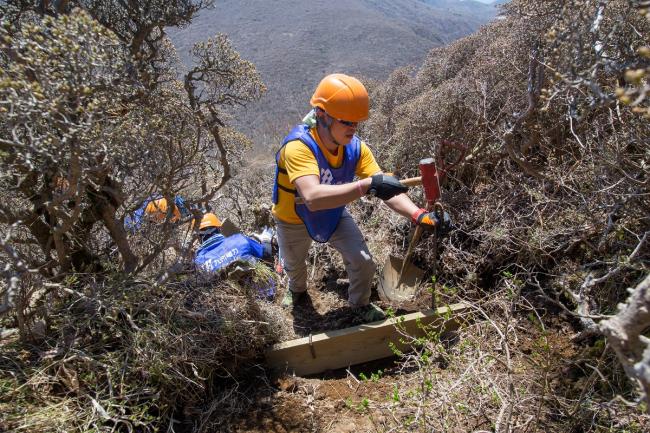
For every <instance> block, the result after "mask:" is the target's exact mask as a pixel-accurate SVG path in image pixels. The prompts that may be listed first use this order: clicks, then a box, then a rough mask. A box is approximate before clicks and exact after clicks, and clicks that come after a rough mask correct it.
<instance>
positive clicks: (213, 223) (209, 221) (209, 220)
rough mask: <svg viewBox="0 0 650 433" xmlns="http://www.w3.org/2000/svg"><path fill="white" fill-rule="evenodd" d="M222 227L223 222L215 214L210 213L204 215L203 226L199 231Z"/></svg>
mask: <svg viewBox="0 0 650 433" xmlns="http://www.w3.org/2000/svg"><path fill="white" fill-rule="evenodd" d="M222 225H223V224H222V223H221V220H220V219H219V218H218V217H217V216H216V215H215V214H213V213H211V212H209V213H206V214H205V215H203V218H202V219H201V225H199V230H205V229H208V228H211V227H216V228H219V227H221V226H222Z"/></svg>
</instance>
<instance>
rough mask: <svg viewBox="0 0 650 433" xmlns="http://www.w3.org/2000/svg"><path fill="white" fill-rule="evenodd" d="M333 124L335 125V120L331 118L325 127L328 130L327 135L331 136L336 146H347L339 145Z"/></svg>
mask: <svg viewBox="0 0 650 433" xmlns="http://www.w3.org/2000/svg"><path fill="white" fill-rule="evenodd" d="M332 123H334V119H332V118H330V121H329V122H326V123H325V127H326V129H327V134H328V135H329V136H330V138H331V139H332V141H333V142H334V144H336V145H337V146H345V144H341V143H339V142H338V141H336V138H334V134H332Z"/></svg>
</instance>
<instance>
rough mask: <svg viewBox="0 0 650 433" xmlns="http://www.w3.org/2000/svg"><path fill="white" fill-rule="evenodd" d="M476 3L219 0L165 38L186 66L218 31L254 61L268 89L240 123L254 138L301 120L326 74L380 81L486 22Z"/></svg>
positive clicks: (485, 14) (486, 17) (487, 16)
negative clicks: (196, 49)
mask: <svg viewBox="0 0 650 433" xmlns="http://www.w3.org/2000/svg"><path fill="white" fill-rule="evenodd" d="M473 3H475V2H473ZM475 4H476V5H478V6H479V7H478V8H477V9H476V10H475V11H473V12H470V11H467V10H464V9H463V8H465V6H464V5H463V2H459V3H458V5H459V9H454V8H452V7H450V6H449V5H447V4H446V5H444V7H433V6H430V5H428V4H426V3H425V2H422V1H418V0H393V1H386V0H330V1H311V2H300V1H296V0H274V1H269V0H243V1H240V0H224V1H219V2H217V4H216V6H215V8H214V9H212V10H207V11H202V12H201V14H200V15H199V16H198V17H197V18H196V19H195V20H194V21H193V22H192V24H191V25H190V26H189V27H187V28H185V29H181V30H176V29H174V30H170V36H171V38H172V40H173V42H174V44H175V45H176V47H177V49H178V51H179V53H180V55H181V58H182V59H183V60H184V61H185V62H187V60H188V59H189V56H190V54H189V51H190V49H191V47H192V45H193V44H194V43H196V42H197V41H201V40H205V39H207V38H208V37H210V36H213V35H214V34H215V33H217V32H222V33H226V34H228V35H229V37H230V39H231V40H232V42H233V44H234V46H235V48H236V49H237V50H238V51H239V52H240V53H241V54H242V56H243V57H244V58H246V59H248V60H250V61H252V62H253V63H255V65H256V67H257V68H258V70H259V71H260V72H261V74H262V78H263V80H264V82H265V83H266V85H267V86H268V88H269V91H268V93H267V95H266V96H265V97H264V98H263V99H262V100H261V101H260V102H259V103H257V104H255V105H254V106H252V107H250V108H249V109H248V111H247V113H244V115H243V117H244V119H243V122H242V121H241V120H240V123H246V124H249V125H250V124H254V125H255V126H253V127H251V126H249V130H248V133H249V134H255V133H258V134H259V133H261V132H262V131H268V130H269V129H277V128H279V129H280V130H281V129H284V128H285V127H286V125H287V124H288V123H293V122H295V121H296V120H297V119H298V118H299V117H300V116H302V115H303V114H304V113H305V112H306V111H307V109H308V106H307V98H308V96H309V92H310V91H311V90H313V88H314V87H315V85H316V84H317V83H318V81H319V79H320V78H321V77H322V76H323V75H324V74H326V73H329V72H335V71H337V72H346V73H349V74H355V75H363V76H366V77H369V78H374V79H383V78H386V77H387V76H388V74H389V73H390V72H391V71H393V70H394V69H395V68H398V67H401V66H404V65H408V64H414V63H419V62H421V61H422V59H423V58H424V57H425V56H426V54H427V53H428V51H429V50H430V49H431V48H433V47H435V46H440V45H444V44H447V43H449V42H451V41H453V40H455V39H457V38H459V37H462V36H464V35H466V34H469V33H471V32H473V31H474V30H476V29H477V28H478V27H479V26H480V25H481V24H483V23H485V22H487V21H488V20H489V19H491V17H492V15H491V14H489V13H486V12H485V11H486V10H489V8H490V7H488V6H485V5H480V4H478V3H475Z"/></svg>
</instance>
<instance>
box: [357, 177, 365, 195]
mask: <svg viewBox="0 0 650 433" xmlns="http://www.w3.org/2000/svg"><path fill="white" fill-rule="evenodd" d="M357 191H359V197H363V196H364V195H365V194H364V193H363V190H362V189H361V181H360V180H358V181H357Z"/></svg>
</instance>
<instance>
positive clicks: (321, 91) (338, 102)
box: [310, 74, 368, 122]
mask: <svg viewBox="0 0 650 433" xmlns="http://www.w3.org/2000/svg"><path fill="white" fill-rule="evenodd" d="M310 103H311V106H312V107H318V108H321V109H322V110H324V111H325V112H326V113H327V114H329V115H330V116H332V117H334V118H336V119H339V120H347V121H348V122H361V121H364V120H366V119H367V118H368V91H367V90H366V88H365V87H364V85H363V84H361V81H359V80H357V79H356V78H354V77H350V76H349V75H345V74H330V75H328V76H326V77H325V78H323V79H322V80H321V82H320V83H319V84H318V87H316V91H315V92H314V94H313V96H312V97H311V100H310Z"/></svg>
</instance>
